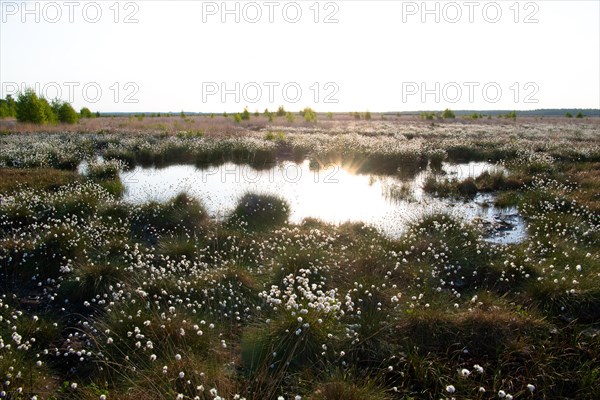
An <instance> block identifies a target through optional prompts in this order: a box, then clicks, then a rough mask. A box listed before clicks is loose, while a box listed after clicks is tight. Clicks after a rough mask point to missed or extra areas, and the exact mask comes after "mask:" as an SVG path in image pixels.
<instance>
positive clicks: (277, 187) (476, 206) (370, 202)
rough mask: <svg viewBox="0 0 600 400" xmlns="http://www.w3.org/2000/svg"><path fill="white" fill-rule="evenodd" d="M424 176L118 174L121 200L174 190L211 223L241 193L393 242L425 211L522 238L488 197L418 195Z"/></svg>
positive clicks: (512, 239)
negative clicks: (196, 203)
mask: <svg viewBox="0 0 600 400" xmlns="http://www.w3.org/2000/svg"><path fill="white" fill-rule="evenodd" d="M498 168H500V167H498V166H495V165H492V164H489V163H484V162H471V163H465V164H448V163H444V164H443V166H442V169H443V171H444V172H445V174H446V176H448V177H450V178H456V179H464V178H466V177H473V178H475V177H477V176H479V175H480V174H481V173H483V172H484V171H489V172H493V171H494V170H496V169H498ZM429 173H430V172H429V171H423V172H420V173H418V174H417V175H414V176H413V177H411V178H406V177H404V178H400V177H397V176H379V175H361V174H355V173H353V172H352V171H350V170H347V169H344V168H343V167H341V166H339V165H334V164H332V165H329V166H327V167H325V168H321V169H319V170H315V169H313V168H311V166H310V162H309V161H308V160H305V161H304V162H302V163H294V162H288V161H286V162H281V163H278V164H276V165H273V166H272V167H271V168H266V169H260V170H257V169H255V168H253V167H250V166H248V165H238V164H233V163H224V164H222V165H219V166H207V167H203V168H198V167H196V166H193V165H173V166H169V167H165V168H154V167H140V166H137V167H135V168H133V169H131V170H129V171H125V172H121V174H120V178H121V180H122V182H123V184H124V186H125V193H124V201H126V202H130V203H144V202H148V201H159V202H163V201H166V200H168V199H170V198H172V197H173V196H175V195H177V194H178V193H180V192H185V193H187V194H189V195H191V196H193V197H196V198H197V199H199V200H200V201H202V203H203V204H204V205H205V207H206V208H207V211H208V212H209V214H210V216H211V217H213V218H215V219H218V220H220V219H223V218H225V217H226V216H227V215H228V214H229V213H230V212H231V211H232V210H233V209H234V208H235V206H236V204H237V202H238V200H239V199H240V198H241V197H242V196H243V195H244V194H245V193H247V192H255V193H261V194H274V195H277V196H280V197H281V198H283V199H285V200H286V201H287V202H288V203H289V204H290V206H291V215H290V222H292V223H299V222H301V221H302V220H303V219H305V218H309V217H311V218H318V219H321V220H323V221H325V222H329V223H334V224H339V223H343V222H346V221H350V222H364V223H366V224H368V225H370V226H373V227H374V228H376V229H378V230H379V231H381V232H382V233H384V234H386V235H388V236H390V237H399V236H400V235H402V233H403V232H404V231H405V230H406V227H407V225H408V224H409V223H410V222H412V221H414V220H415V219H417V218H419V217H420V216H421V215H424V214H425V213H430V212H447V213H450V214H452V215H456V216H459V217H462V218H464V219H466V220H468V221H471V220H474V219H476V218H479V219H481V220H482V221H483V223H484V226H486V227H487V228H488V229H487V230H488V235H486V239H487V240H490V241H493V242H497V243H516V242H519V241H521V240H523V239H524V238H525V235H526V233H525V223H524V221H523V218H522V217H521V216H520V215H519V213H518V211H517V209H516V208H506V209H500V208H496V207H494V206H493V200H494V198H493V195H490V194H479V195H477V196H476V197H475V198H474V199H472V200H469V201H463V200H456V199H441V198H435V197H432V196H430V195H428V194H426V193H424V192H423V189H422V186H423V182H424V180H425V178H426V177H427V175H428V174H429Z"/></svg>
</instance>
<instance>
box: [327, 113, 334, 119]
mask: <svg viewBox="0 0 600 400" xmlns="http://www.w3.org/2000/svg"><path fill="white" fill-rule="evenodd" d="M327 119H333V113H332V112H331V111H330V112H328V113H327Z"/></svg>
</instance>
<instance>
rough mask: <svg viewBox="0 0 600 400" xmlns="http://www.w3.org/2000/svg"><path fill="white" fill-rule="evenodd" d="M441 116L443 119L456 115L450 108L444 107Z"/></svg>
mask: <svg viewBox="0 0 600 400" xmlns="http://www.w3.org/2000/svg"><path fill="white" fill-rule="evenodd" d="M442 118H444V119H452V118H456V115H455V114H454V112H453V111H452V110H450V109H449V108H446V109H445V110H444V111H443V112H442Z"/></svg>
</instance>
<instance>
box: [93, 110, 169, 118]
mask: <svg viewBox="0 0 600 400" xmlns="http://www.w3.org/2000/svg"><path fill="white" fill-rule="evenodd" d="M158 116H159V117H160V113H159V114H158ZM98 117H100V111H96V118H98Z"/></svg>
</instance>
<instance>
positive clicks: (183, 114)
mask: <svg viewBox="0 0 600 400" xmlns="http://www.w3.org/2000/svg"><path fill="white" fill-rule="evenodd" d="M179 116H180V117H181V118H185V113H184V112H183V110H181V112H180V113H179Z"/></svg>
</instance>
